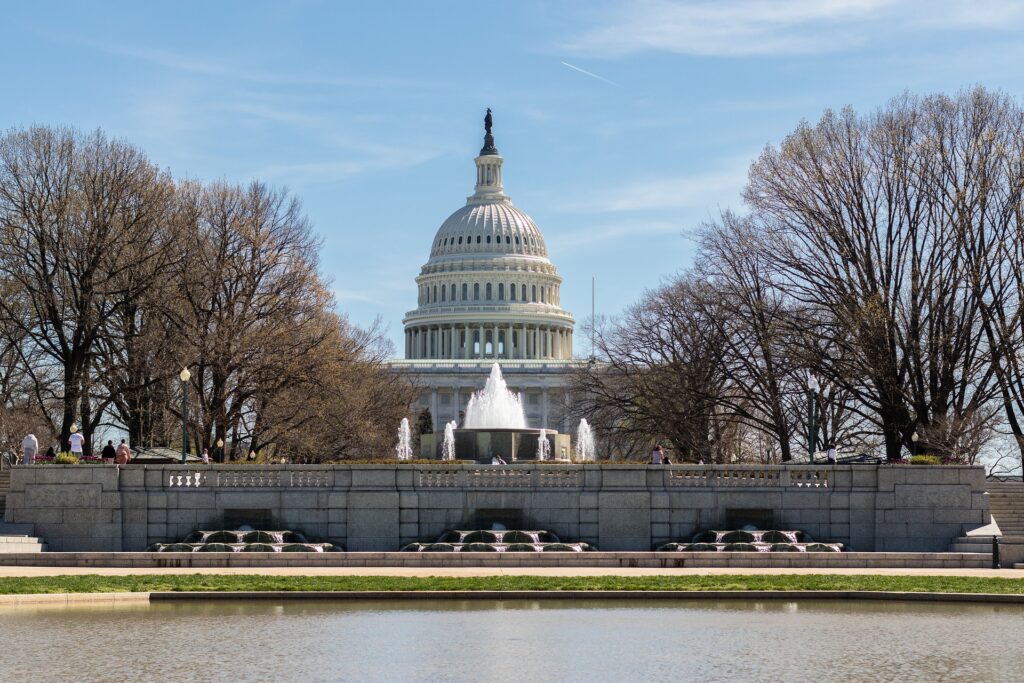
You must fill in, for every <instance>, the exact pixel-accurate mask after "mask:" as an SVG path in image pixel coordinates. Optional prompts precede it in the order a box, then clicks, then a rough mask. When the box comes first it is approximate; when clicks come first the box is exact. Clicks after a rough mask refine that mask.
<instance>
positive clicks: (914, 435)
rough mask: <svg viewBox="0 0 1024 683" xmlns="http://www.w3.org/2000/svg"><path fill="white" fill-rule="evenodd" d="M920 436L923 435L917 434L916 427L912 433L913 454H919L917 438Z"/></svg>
mask: <svg viewBox="0 0 1024 683" xmlns="http://www.w3.org/2000/svg"><path fill="white" fill-rule="evenodd" d="M920 438H921V437H920V436H918V435H917V430H916V429H915V430H914V433H913V434H911V435H910V443H911V444H912V445H911V447H910V455H911V456H915V455H917V440H918V439H920Z"/></svg>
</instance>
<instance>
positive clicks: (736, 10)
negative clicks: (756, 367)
mask: <svg viewBox="0 0 1024 683" xmlns="http://www.w3.org/2000/svg"><path fill="white" fill-rule="evenodd" d="M0 26H2V27H3V30H2V35H3V37H4V40H2V41H0V64H3V65H4V69H3V76H2V79H3V85H2V87H0V129H8V128H12V127H14V128H17V127H24V126H29V125H32V124H45V125H71V126H75V127H78V128H80V129H83V130H92V129H95V128H102V129H104V130H105V131H106V132H107V133H108V134H110V135H112V136H115V137H123V138H125V139H127V140H129V141H131V142H133V143H135V144H136V145H138V146H140V147H141V148H142V149H144V150H145V151H146V152H147V154H148V155H149V156H150V158H151V159H152V160H153V161H154V162H155V163H157V164H159V165H160V166H162V167H164V168H167V169H168V170H169V171H171V172H172V173H173V174H174V175H175V176H177V177H181V178H195V179H201V180H213V179H225V180H229V181H237V182H248V181H250V180H252V179H257V178H258V179H261V180H264V181H266V182H268V183H270V184H272V185H274V186H276V187H285V188H288V189H289V190H290V191H292V192H293V193H295V194H296V195H297V196H298V197H299V198H301V200H302V202H303V206H304V209H305V211H306V213H307V215H308V216H309V218H310V220H311V221H312V223H313V225H314V229H315V230H316V232H317V233H318V234H319V235H320V237H321V238H322V240H323V250H322V254H321V270H322V272H323V275H324V276H325V278H326V279H327V280H328V281H329V282H330V285H331V287H332V288H333V290H334V293H335V297H336V300H337V306H338V308H339V310H340V311H342V312H344V313H346V314H347V315H348V316H349V317H350V319H351V320H352V321H353V322H355V323H357V324H360V325H364V326H365V325H369V324H371V323H373V321H374V320H375V319H377V318H378V317H379V318H380V320H381V321H382V323H383V324H384V325H386V328H387V334H388V336H389V337H390V338H391V339H392V340H393V341H394V342H395V345H396V348H397V349H401V348H402V345H401V339H402V325H401V320H402V317H403V315H404V314H405V313H406V312H407V311H409V310H411V309H413V308H415V306H416V287H415V283H414V278H415V276H416V275H417V274H418V272H419V269H420V267H421V266H422V265H423V263H424V262H425V261H426V259H427V257H428V254H429V251H430V244H431V242H432V239H433V235H434V233H435V232H436V230H437V229H438V227H439V226H440V225H441V223H442V222H443V221H444V219H445V218H446V217H447V216H448V215H449V214H451V213H452V212H453V211H455V210H456V209H458V208H459V207H460V206H462V205H463V204H464V202H465V198H466V197H467V196H468V195H469V194H471V193H472V190H473V181H474V177H475V176H474V166H473V157H474V156H475V155H476V153H477V152H478V150H479V149H480V146H481V144H482V134H483V130H482V118H483V114H484V110H485V109H486V108H487V107H491V108H492V109H493V111H494V134H495V139H496V144H497V147H498V149H499V150H500V151H501V153H502V156H503V157H504V158H505V166H504V172H503V173H504V181H505V190H506V192H507V193H508V194H509V195H510V196H511V197H512V200H513V202H514V203H515V204H516V205H517V206H518V207H520V208H521V209H523V210H524V211H526V212H527V213H529V214H530V215H531V216H532V217H533V219H534V220H535V221H536V223H537V225H538V226H539V227H540V229H541V231H542V232H543V234H544V236H545V239H546V241H547V245H548V250H549V252H550V256H551V259H552V261H553V262H554V263H555V265H556V266H557V267H558V269H559V271H560V273H561V274H562V276H563V277H564V278H565V282H564V284H563V287H562V305H563V307H565V308H567V309H568V310H570V311H571V312H573V313H574V314H575V316H576V319H577V321H578V322H579V323H584V322H585V321H586V320H587V319H589V316H590V304H591V300H590V299H591V277H596V282H597V287H596V293H597V297H596V298H597V310H598V314H599V315H608V316H614V315H616V314H617V313H619V312H621V311H622V310H623V309H624V308H626V307H627V306H629V305H630V304H631V303H633V302H635V301H636V300H638V299H639V298H640V297H641V296H642V295H643V293H644V291H645V290H647V289H650V288H653V287H657V286H658V285H659V284H660V283H662V282H664V281H665V280H666V279H667V278H670V277H672V276H673V275H674V274H677V273H679V272H681V271H683V270H685V269H686V268H688V267H689V266H690V265H692V262H693V257H694V246H695V245H694V239H693V235H694V233H695V231H696V230H698V229H699V227H700V225H701V223H702V222H704V221H707V220H710V219H712V218H714V217H715V216H716V215H717V214H718V213H719V212H720V211H721V210H723V209H726V208H729V209H735V210H742V209H743V206H742V201H741V192H742V189H743V185H744V182H745V175H746V170H747V167H748V166H749V164H750V163H751V161H753V160H754V159H755V158H756V156H757V155H758V154H759V153H760V151H761V150H762V149H763V148H764V147H765V146H766V145H776V144H778V143H779V142H780V141H781V140H782V139H783V138H784V137H785V135H786V134H787V133H788V132H790V131H792V130H793V129H794V128H795V127H796V125H797V124H798V123H799V122H800V121H801V120H808V121H815V120H817V119H818V118H820V116H821V115H822V112H823V111H824V110H826V109H830V108H831V109H839V108H842V107H845V106H852V107H853V108H854V109H856V110H857V111H860V112H865V113H867V112H871V111H873V110H874V109H876V108H878V107H881V106H883V105H884V104H885V103H886V102H887V101H888V100H889V99H891V98H893V97H895V96H897V95H899V94H901V93H902V92H904V91H910V92H912V93H918V94H927V93H934V92H945V93H950V94H953V93H955V92H957V91H958V90H961V89H964V88H970V87H972V86H975V85H978V84H980V85H984V86H986V87H989V88H993V89H1000V90H1003V91H1005V92H1007V93H1009V94H1011V95H1012V96H1014V97H1017V98H1020V97H1021V96H1022V95H1024V70H1022V69H1021V68H1020V64H1021V63H1024V38H1022V36H1024V32H1022V29H1024V2H1010V1H1006V0H970V1H956V0H922V1H920V2H918V1H915V0H906V1H900V2H897V1H894V0H834V1H826V0H808V1H799V0H767V1H765V2H758V1H755V0H735V1H731V2H730V1H727V0H709V1H707V2H704V1H693V2H667V1H665V0H635V1H632V0H631V1H625V2H602V1H600V0H589V1H586V2H568V1H565V2H548V3H543V2H533V1H529V0H517V2H514V3H496V2H480V1H477V2H454V1H452V2H413V1H409V2H397V1H396V2H387V3H382V2H381V3H370V2H344V3H342V2H313V1H306V2H284V1H278V2H258V1H254V0H247V1H246V2H233V1H222V2H208V1H207V2H175V3H139V2H131V3H128V2H124V3H120V2H103V3H83V2H67V3H58V2H44V1H40V2H33V3H13V2H11V3H4V5H3V6H2V8H0ZM578 339H579V338H578ZM575 351H576V353H577V354H579V355H584V356H585V355H587V354H588V353H589V349H588V348H587V345H586V342H585V341H578V342H577V348H576V349H575Z"/></svg>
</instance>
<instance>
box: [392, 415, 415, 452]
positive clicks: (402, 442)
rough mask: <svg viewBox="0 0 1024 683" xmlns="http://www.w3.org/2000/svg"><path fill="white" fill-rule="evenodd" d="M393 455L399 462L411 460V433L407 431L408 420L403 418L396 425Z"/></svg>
mask: <svg viewBox="0 0 1024 683" xmlns="http://www.w3.org/2000/svg"><path fill="white" fill-rule="evenodd" d="M395 455H396V456H397V457H398V459H399V460H412V432H411V431H410V430H409V418H407V417H403V418H402V423H401V424H400V425H398V445H397V446H395Z"/></svg>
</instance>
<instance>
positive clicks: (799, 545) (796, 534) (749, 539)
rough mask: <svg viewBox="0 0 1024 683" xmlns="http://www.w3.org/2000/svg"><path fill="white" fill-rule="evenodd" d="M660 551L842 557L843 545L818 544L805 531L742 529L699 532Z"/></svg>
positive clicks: (663, 546)
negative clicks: (836, 554) (804, 554)
mask: <svg viewBox="0 0 1024 683" xmlns="http://www.w3.org/2000/svg"><path fill="white" fill-rule="evenodd" d="M657 550H659V551H666V550H667V551H682V552H709V553H715V552H758V553H841V552H843V551H844V550H846V548H845V546H844V545H843V544H842V543H818V542H815V541H814V540H813V539H812V538H811V537H810V536H808V535H807V533H806V532H804V531H799V530H782V531H777V530H768V531H762V530H760V529H753V528H744V529H737V530H733V531H718V530H711V531H702V532H701V533H699V534H697V535H696V536H694V537H693V539H692V540H690V542H688V543H687V542H686V541H676V542H672V543H664V544H662V545H660V546H658V548H657Z"/></svg>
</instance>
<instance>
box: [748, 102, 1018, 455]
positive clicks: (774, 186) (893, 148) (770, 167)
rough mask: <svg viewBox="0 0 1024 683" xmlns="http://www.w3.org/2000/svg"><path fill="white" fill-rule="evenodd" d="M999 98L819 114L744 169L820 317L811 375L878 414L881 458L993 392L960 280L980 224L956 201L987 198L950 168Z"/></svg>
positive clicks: (759, 216) (978, 140)
mask: <svg viewBox="0 0 1024 683" xmlns="http://www.w3.org/2000/svg"><path fill="white" fill-rule="evenodd" d="M993 97H994V96H992V95H990V94H988V93H985V92H984V91H973V92H970V93H965V94H963V95H961V96H960V97H958V98H957V99H956V100H950V99H948V98H945V97H942V96H934V97H928V98H923V99H917V98H913V97H910V96H904V97H902V98H900V99H897V100H894V101H893V102H892V103H890V105H889V106H887V107H886V108H885V109H883V110H881V111H879V112H878V113H876V114H874V115H872V116H869V117H859V116H857V115H856V114H855V113H854V112H853V111H852V110H849V109H847V110H844V111H843V112H840V113H838V114H837V113H833V112H826V114H825V116H824V117H823V118H822V119H821V121H820V122H819V123H818V124H817V125H815V126H810V125H807V124H802V125H801V126H800V127H798V128H797V130H796V131H795V132H794V133H793V134H791V135H790V136H789V137H787V138H786V140H785V141H784V142H783V144H782V145H781V146H780V147H779V148H777V149H776V148H768V149H766V150H765V152H764V153H763V154H762V155H761V157H760V159H759V160H758V161H757V162H756V163H755V164H754V165H753V167H752V168H751V171H750V177H749V185H748V187H747V190H746V192H745V198H746V200H747V202H748V203H749V204H750V206H751V207H752V209H753V213H752V219H753V220H755V221H756V222H757V223H758V225H759V229H761V230H763V231H764V233H765V234H766V235H767V236H768V238H769V240H770V244H769V249H768V250H767V252H766V253H767V255H768V256H769V257H770V258H771V259H772V261H773V265H774V268H775V269H776V270H777V271H778V273H779V274H780V278H781V279H780V284H781V286H783V287H785V289H786V291H787V293H788V294H789V295H790V296H792V297H793V298H794V299H795V300H796V301H798V302H799V304H800V305H802V306H806V307H807V308H808V309H811V310H813V311H816V312H818V313H819V314H820V316H819V317H820V318H821V319H823V320H824V321H825V324H824V325H823V326H822V327H821V328H820V329H819V330H818V331H819V332H820V333H821V334H818V335H817V336H818V337H827V338H828V342H829V344H828V346H829V349H826V351H825V352H824V353H822V354H821V357H820V359H819V362H820V366H819V370H820V372H822V373H823V374H824V375H825V376H827V377H828V378H829V379H830V380H831V381H832V382H835V383H837V384H839V385H840V386H842V387H843V388H844V389H845V390H846V391H848V392H849V393H850V394H851V395H852V396H853V397H854V398H855V399H856V400H857V401H858V402H860V403H862V404H863V405H865V406H867V407H869V409H870V410H871V411H872V412H873V413H874V414H875V415H876V416H877V420H878V422H879V424H880V426H881V430H882V433H883V436H884V439H885V448H886V453H887V456H888V457H889V459H898V458H899V457H900V456H901V450H902V448H903V447H904V446H906V447H909V446H910V444H911V439H910V437H911V434H912V433H913V432H914V431H915V430H919V429H920V430H921V431H922V432H923V431H926V429H925V428H926V427H927V426H928V425H930V424H932V423H933V422H936V421H946V423H947V424H967V423H968V421H967V420H966V418H968V417H969V416H972V415H975V414H978V413H979V412H980V411H983V407H984V405H985V404H986V402H987V401H989V400H990V399H991V398H992V397H993V395H994V392H995V388H996V384H995V382H993V374H994V373H993V369H992V366H991V363H989V359H990V348H989V346H988V344H987V341H986V339H985V337H984V335H983V334H982V328H981V325H980V316H979V311H978V307H977V302H976V300H975V297H973V296H971V295H970V291H969V289H968V288H966V287H965V286H964V283H965V282H968V281H969V275H970V272H971V270H972V268H973V267H974V266H973V264H972V263H971V260H970V259H969V258H967V256H966V254H965V245H964V242H965V241H966V238H967V237H968V236H969V235H971V234H972V231H973V230H974V225H975V222H974V221H975V218H976V216H975V214H973V213H970V212H965V211H964V210H963V207H961V206H959V204H958V203H959V202H961V200H962V198H963V197H974V198H977V197H979V196H980V195H981V194H984V192H985V186H986V183H987V179H986V178H985V177H984V176H983V175H981V174H978V173H975V172H974V169H973V168H972V167H971V165H970V164H956V165H955V166H953V167H951V165H953V164H955V162H956V159H957V158H958V156H960V155H961V154H963V153H970V152H971V150H973V149H974V148H975V147H977V146H979V145H983V144H984V143H985V139H984V138H985V135H986V133H985V128H984V127H980V128H979V127H976V126H974V125H973V121H974V120H973V116H974V115H975V114H976V113H977V110H978V108H979V106H980V107H981V108H982V109H984V103H986V102H988V101H989V100H991V99H992V98H993ZM979 103H981V105H979ZM954 140H955V141H957V143H958V144H957V145H955V146H954V149H950V144H951V142H952V141H954ZM972 201H973V200H972ZM1011 208H1012V207H1010V206H1004V209H1003V210H1011Z"/></svg>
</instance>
